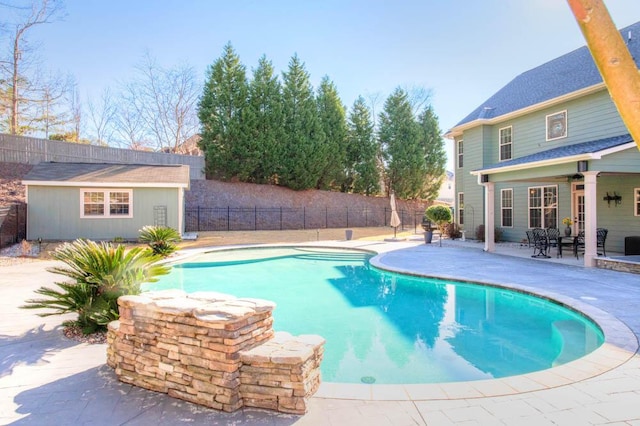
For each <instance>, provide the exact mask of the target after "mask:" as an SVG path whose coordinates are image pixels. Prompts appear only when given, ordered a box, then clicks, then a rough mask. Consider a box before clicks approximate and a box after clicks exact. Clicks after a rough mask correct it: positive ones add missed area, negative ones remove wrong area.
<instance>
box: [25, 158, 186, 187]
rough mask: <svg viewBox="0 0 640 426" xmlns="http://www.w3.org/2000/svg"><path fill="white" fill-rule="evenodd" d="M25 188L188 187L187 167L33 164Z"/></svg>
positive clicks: (172, 165)
mask: <svg viewBox="0 0 640 426" xmlns="http://www.w3.org/2000/svg"><path fill="white" fill-rule="evenodd" d="M22 182H23V184H25V185H29V184H31V185H33V184H39V185H63V184H64V186H69V185H75V186H79V185H85V186H98V185H99V186H107V185H109V186H136V187H145V186H147V187H184V188H188V187H189V182H190V180H189V166H186V165H181V164H177V165H174V164H171V165H146V164H102V163H55V162H43V163H39V164H36V165H35V166H34V167H33V169H31V171H30V172H29V173H27V175H26V176H25V177H24V178H23V180H22Z"/></svg>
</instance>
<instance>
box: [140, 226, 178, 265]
mask: <svg viewBox="0 0 640 426" xmlns="http://www.w3.org/2000/svg"><path fill="white" fill-rule="evenodd" d="M140 241H141V242H143V243H145V244H147V245H148V246H149V248H151V251H152V252H153V254H157V255H160V256H162V257H167V256H169V255H170V254H171V253H173V252H175V251H176V249H177V248H178V246H177V245H176V243H177V242H179V241H180V233H179V232H178V231H176V230H175V229H173V228H168V227H166V226H150V225H149V226H145V227H143V228H142V229H141V230H140Z"/></svg>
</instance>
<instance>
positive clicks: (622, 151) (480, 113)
mask: <svg viewBox="0 0 640 426" xmlns="http://www.w3.org/2000/svg"><path fill="white" fill-rule="evenodd" d="M621 34H622V36H623V37H624V40H626V42H627V46H628V48H629V51H630V53H631V55H632V56H633V57H634V59H635V61H636V63H639V62H640V22H639V23H636V24H633V25H631V26H629V27H627V28H624V29H622V30H621ZM446 136H447V137H448V138H449V139H451V140H452V141H453V144H454V153H455V156H456V158H455V163H456V169H455V177H456V182H455V188H456V200H455V204H456V221H457V222H458V223H459V224H460V225H461V227H462V228H463V229H466V230H467V231H468V233H467V235H472V234H474V233H475V232H476V229H477V227H478V226H479V225H481V224H482V225H485V250H486V251H493V250H494V248H495V247H494V230H495V229H499V230H500V231H501V234H502V239H503V240H506V241H521V240H522V239H523V238H524V237H525V233H526V231H527V230H529V229H532V228H548V227H556V228H559V229H560V231H561V232H562V229H563V228H564V225H563V223H562V220H563V218H566V217H568V218H571V220H572V221H573V224H572V225H571V226H572V232H573V233H574V235H575V234H576V233H578V232H580V231H584V235H585V255H584V262H585V265H586V266H593V265H594V263H595V262H594V259H595V257H597V246H596V228H606V229H608V231H609V232H608V236H607V240H606V248H607V251H617V252H622V251H623V247H624V238H625V237H626V236H630V235H640V151H639V150H638V147H637V145H636V144H635V143H634V141H633V139H632V138H631V136H630V135H629V132H628V130H627V128H626V127H625V125H624V123H623V122H622V119H621V118H620V115H619V114H618V111H617V109H616V107H615V105H614V104H613V102H612V100H611V98H610V95H609V92H608V91H607V89H606V87H605V85H604V83H603V81H602V77H601V75H600V73H599V72H598V70H597V68H596V66H595V64H594V61H593V59H592V57H591V54H590V52H589V50H588V49H587V47H582V48H580V49H577V50H575V51H573V52H570V53H567V54H566V55H563V56H560V57H559V58H556V59H554V60H552V61H550V62H547V63H545V64H543V65H540V66H539V67H537V68H534V69H531V70H529V71H527V72H525V73H523V74H521V75H519V76H517V77H516V78H515V79H513V80H512V81H511V82H510V83H508V84H507V85H506V86H504V87H503V88H502V89H500V90H499V91H498V92H497V93H495V94H494V95H493V96H491V97H490V98H489V99H487V100H486V101H485V102H484V103H482V105H480V106H479V107H478V108H476V109H475V110H474V111H472V112H471V113H470V114H469V115H467V116H466V117H465V118H464V119H462V120H461V121H460V122H459V123H458V124H456V125H455V126H454V127H453V128H452V129H451V130H449V131H448V132H447V134H446Z"/></svg>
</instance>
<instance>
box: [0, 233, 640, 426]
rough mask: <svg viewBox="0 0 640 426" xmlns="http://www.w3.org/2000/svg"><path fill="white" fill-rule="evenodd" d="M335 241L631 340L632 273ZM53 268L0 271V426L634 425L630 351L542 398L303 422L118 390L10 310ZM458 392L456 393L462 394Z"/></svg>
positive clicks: (348, 410)
mask: <svg viewBox="0 0 640 426" xmlns="http://www.w3.org/2000/svg"><path fill="white" fill-rule="evenodd" d="M357 232H358V231H357V230H356V235H357ZM333 243H336V244H339V245H343V246H352V247H363V248H370V249H376V250H379V251H380V252H381V253H382V255H381V256H380V257H379V258H378V259H377V262H378V264H379V265H380V266H382V267H385V268H389V269H395V270H402V271H412V272H415V273H421V274H427V275H436V276H443V277H457V278H462V279H466V280H472V281H485V282H495V283H503V284H509V285H513V286H516V287H518V286H520V287H527V288H532V289H535V290H537V291H539V292H541V293H555V294H559V295H563V296H564V297H568V298H570V299H573V300H575V301H577V302H579V303H585V304H587V305H590V306H593V307H595V308H598V309H601V310H603V311H606V312H608V313H609V314H611V315H613V316H615V317H617V318H618V319H619V320H621V321H622V322H624V323H625V324H626V325H627V326H628V327H629V328H630V329H631V330H632V331H633V333H634V334H635V336H636V338H637V337H638V336H640V315H639V314H638V312H639V311H638V307H637V306H638V303H639V302H640V275H632V274H627V273H620V272H612V271H605V270H598V269H585V268H582V267H578V266H567V265H562V264H557V263H552V262H544V261H539V260H534V259H530V258H526V257H515V256H505V255H501V254H490V253H485V252H483V251H482V250H481V248H480V247H479V246H478V245H475V246H474V245H471V247H454V246H451V245H448V244H445V245H443V246H442V247H440V246H438V245H425V244H420V243H419V242H412V241H408V242H405V243H383V242H381V241H373V240H356V241H348V242H339V243H338V242H335V241H334V242H329V243H323V244H333ZM509 250H513V249H512V248H510V249H509ZM525 256H526V254H525ZM52 264H53V262H50V261H40V262H31V263H24V264H17V265H10V266H4V267H1V268H0V312H2V314H1V315H2V320H1V321H0V424H15V425H23V424H24V425H26V424H34V425H82V424H87V425H88V424H91V425H149V424H156V425H174V424H212V425H230V424H234V425H240V424H243V425H244V424H246V425H253V424H256V425H258V424H259V425H270V424H273V425H291V424H296V425H414V424H415V425H424V424H429V425H431V424H434V425H448V424H455V425H472V424H477V425H491V424H509V425H511V424H513V425H529V424H530V425H552V424H561V425H564V424H566V425H579V424H637V425H640V356H638V355H637V354H636V355H634V356H632V354H629V355H630V356H631V358H630V359H629V361H627V362H626V363H624V364H623V365H621V366H620V367H618V368H615V369H613V370H611V371H607V372H605V373H603V374H601V375H599V376H597V377H593V378H590V379H588V380H584V381H581V382H577V383H573V384H570V385H565V386H559V387H556V388H552V389H548V390H544V391H534V392H524V393H519V394H515V395H508V396H499V397H469V398H461V399H454V400H424V401H421V400H417V401H409V400H402V401H371V400H343V399H331V398H319V397H314V398H312V400H311V401H310V410H309V413H308V414H306V415H305V416H301V417H300V416H289V415H282V414H275V413H271V412H267V411H262V410H252V409H244V410H241V411H239V412H237V413H234V414H225V413H219V412H216V411H213V410H209V409H206V408H202V407H198V406H195V405H193V404H189V403H186V402H182V401H179V400H175V399H172V398H169V397H168V396H166V395H163V394H157V393H154V392H150V391H146V390H143V389H138V388H135V387H132V386H130V385H126V384H122V383H120V382H118V381H117V380H116V379H115V375H114V374H113V372H112V371H111V370H110V369H109V368H108V367H106V366H105V365H104V363H105V358H106V357H105V345H87V344H78V343H76V342H71V341H68V340H66V339H65V338H64V337H63V336H62V334H61V332H60V327H59V324H60V322H61V319H60V317H49V318H40V317H38V316H36V315H35V314H36V312H34V311H28V310H22V309H19V308H18V306H19V305H20V304H22V303H23V301H24V300H25V299H27V298H31V297H33V295H34V293H33V290H34V289H36V288H38V287H39V286H41V285H44V284H50V283H52V282H53V281H54V280H55V279H59V278H60V277H57V276H55V275H53V274H50V273H48V272H46V271H45V268H46V267H48V266H51V265H52ZM634 343H637V342H634ZM459 386H460V387H462V389H463V390H464V387H465V386H466V385H465V384H460V385H459Z"/></svg>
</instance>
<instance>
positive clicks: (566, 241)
mask: <svg viewBox="0 0 640 426" xmlns="http://www.w3.org/2000/svg"><path fill="white" fill-rule="evenodd" d="M574 244H575V237H574V236H568V237H567V236H559V237H558V254H557V255H556V257H562V246H568V247H571V249H572V250H573V245H574Z"/></svg>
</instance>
